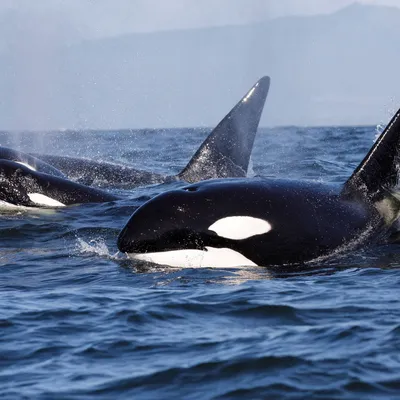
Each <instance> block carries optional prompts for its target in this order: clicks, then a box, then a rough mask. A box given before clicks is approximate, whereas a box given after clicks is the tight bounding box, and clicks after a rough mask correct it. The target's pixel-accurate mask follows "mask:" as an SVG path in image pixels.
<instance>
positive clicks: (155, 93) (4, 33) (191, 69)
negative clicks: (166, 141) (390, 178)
mask: <svg viewBox="0 0 400 400" xmlns="http://www.w3.org/2000/svg"><path fill="white" fill-rule="evenodd" d="M353 3H354V0H0V88H1V90H2V96H1V98H0V129H14V130H18V129H34V130H42V129H58V128H110V127H117V128H142V127H160V126H161V127H172V126H213V125H214V124H215V123H217V122H218V119H219V118H221V117H222V116H223V115H224V113H226V112H227V111H228V110H229V107H230V106H232V105H233V104H235V102H237V101H238V100H239V98H240V96H242V95H243V94H244V93H245V91H246V90H248V89H249V87H250V85H252V84H253V83H254V82H255V80H256V79H258V78H259V77H261V76H262V75H271V78H272V86H271V92H270V96H269V98H268V106H267V109H266V112H265V113H264V117H263V118H264V119H263V120H262V121H261V124H262V125H269V124H272V125H274V124H281V125H282V124H283V125H284V124H289V125H290V124H300V125H307V124H318V125H321V124H341V123H343V124H367V123H368V124H369V123H375V122H376V123H381V122H382V123H384V122H385V121H386V120H387V118H388V113H389V112H388V110H389V109H390V110H391V109H392V108H396V107H399V106H400V81H399V79H398V71H399V70H400V55H399V53H398V52H397V47H398V42H399V40H400V25H399V23H398V21H399V20H400V18H399V15H400V12H399V11H398V10H400V0H359V1H358V3H361V4H372V5H377V6H378V5H379V6H382V5H384V6H395V7H397V8H398V10H391V9H385V8H380V7H376V9H374V8H369V7H354V8H353V9H351V10H348V13H346V12H342V13H339V14H336V15H333V16H332V18H326V17H325V16H322V17H318V16H316V17H314V18H310V19H304V18H294V19H289V20H288V19H284V18H281V19H278V20H276V21H274V22H273V23H265V24H262V25H261V24H260V25H252V26H249V27H246V28H244V27H230V28H225V29H204V30H199V31H187V30H186V31H185V29H193V28H204V27H211V26H226V25H243V24H249V23H252V22H259V21H268V20H271V19H276V18H279V17H287V16H297V15H314V14H329V13H334V12H336V11H338V10H340V9H341V8H344V7H347V6H350V5H351V4H353ZM363 10H364V11H365V10H366V12H365V13H364V11H363ZM394 11H395V12H394ZM328 20H329V21H331V25H329V23H327V21H328ZM316 22H317V23H316ZM166 30H182V32H175V33H169V34H168V33H164V31H166ZM260 30H261V31H260ZM156 31H162V33H161V34H158V35H157V34H154V35H132V36H131V37H127V38H124V37H120V38H114V39H112V40H108V39H106V40H104V39H103V38H107V37H110V36H118V35H123V34H128V33H138V32H156ZM235 32H240V34H238V35H236V33H235ZM246 32H247V36H246ZM260 32H261V33H260ZM228 34H229V36H228ZM235 35H236V36H235ZM85 39H98V40H85ZM380 60H384V62H381V61H380ZM371 77H372V78H371ZM210 93H211V96H210Z"/></svg>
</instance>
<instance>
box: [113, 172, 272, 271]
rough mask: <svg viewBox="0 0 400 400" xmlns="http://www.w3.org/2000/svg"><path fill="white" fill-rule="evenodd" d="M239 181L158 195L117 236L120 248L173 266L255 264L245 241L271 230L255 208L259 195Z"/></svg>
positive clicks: (212, 183)
mask: <svg viewBox="0 0 400 400" xmlns="http://www.w3.org/2000/svg"><path fill="white" fill-rule="evenodd" d="M236 181H238V180H237V179H224V180H211V181H205V182H201V183H198V184H192V185H189V186H185V187H183V188H181V189H177V190H173V191H169V192H165V193H163V194H161V195H159V196H156V197H155V198H153V199H151V200H150V201H148V202H147V203H145V204H144V205H143V206H141V207H140V208H139V209H137V210H136V211H135V212H134V214H133V215H132V217H131V219H130V220H129V221H128V223H127V224H126V226H125V227H124V229H123V230H122V231H121V233H120V235H119V238H118V248H119V250H120V251H122V252H124V253H128V255H129V256H130V257H131V258H135V259H139V260H144V261H150V262H154V263H157V264H165V265H170V266H189V267H235V266H243V265H246V266H248V265H253V266H254V265H257V263H256V262H255V261H254V260H252V259H251V258H249V254H246V252H245V251H243V249H245V248H246V247H245V246H243V243H244V242H245V241H246V240H248V239H250V238H255V237H258V236H264V235H267V234H268V232H270V231H271V230H272V229H273V227H272V226H271V224H270V222H269V221H268V220H266V219H265V218H264V216H263V215H262V213H259V212H258V211H259V210H258V209H257V207H252V205H253V206H254V204H255V203H256V202H257V199H256V198H255V197H257V193H255V192H251V191H249V190H248V187H246V186H244V187H242V189H241V186H240V185H236ZM232 195H234V199H233V198H232ZM258 200H260V199H258Z"/></svg>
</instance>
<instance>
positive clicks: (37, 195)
mask: <svg viewBox="0 0 400 400" xmlns="http://www.w3.org/2000/svg"><path fill="white" fill-rule="evenodd" d="M269 84H270V79H269V77H263V78H261V79H260V80H259V81H258V82H257V83H256V84H255V85H254V86H253V87H252V88H251V90H250V91H249V92H248V93H247V94H246V96H245V97H244V98H243V99H242V100H241V101H240V102H239V103H238V104H237V105H236V106H235V107H234V108H233V109H232V110H231V112H230V113H229V114H228V115H227V116H226V117H225V118H224V119H223V120H222V121H221V122H220V124H219V125H218V126H217V127H216V128H215V129H214V130H213V131H212V132H211V134H210V135H209V136H208V137H207V139H206V140H205V141H204V143H203V144H202V145H201V147H200V148H199V150H198V151H197V152H196V154H195V155H194V156H193V158H192V159H191V160H190V162H189V164H188V165H187V166H186V167H185V169H184V170H183V171H182V172H181V173H180V174H179V175H178V176H177V177H161V176H158V178H157V175H156V174H152V173H149V172H146V171H138V170H135V169H133V168H130V167H127V166H120V165H114V164H109V163H105V164H102V163H97V162H96V161H92V160H82V159H76V158H68V157H58V156H47V157H44V158H45V159H46V160H48V161H49V162H50V163H52V164H53V165H57V167H59V168H61V169H63V170H64V171H65V172H67V173H70V174H71V173H72V172H71V171H70V170H69V169H70V168H71V169H72V170H74V171H75V173H76V174H80V175H81V176H82V174H83V175H85V174H86V179H84V180H87V179H89V180H92V179H96V180H108V181H110V182H112V183H113V186H114V187H115V186H118V183H120V184H121V185H122V184H123V185H124V186H127V184H128V185H129V183H133V182H135V183H136V184H139V183H140V184H144V183H145V182H147V183H160V182H167V181H173V180H178V179H183V180H186V181H188V182H196V181H197V180H201V179H208V178H211V177H236V176H246V173H247V168H248V165H249V160H250V155H251V151H252V148H253V143H254V139H255V135H256V132H257V128H258V124H259V121H260V118H261V113H262V110H263V107H264V104H265V100H266V97H267V94H268V90H269ZM146 179H147V181H146ZM86 183H91V182H86ZM117 199H118V198H117V197H116V196H114V195H112V194H110V193H108V192H105V191H102V190H100V189H95V188H91V187H89V186H86V185H84V184H82V183H79V182H73V181H70V180H68V179H65V177H64V175H63V173H62V172H60V171H59V170H57V169H56V168H54V167H53V166H51V165H49V164H47V163H46V162H44V161H43V160H41V159H39V158H37V157H33V156H31V155H27V154H24V153H22V152H17V151H14V150H12V149H8V148H5V147H0V201H1V202H2V204H0V205H4V204H6V205H10V204H11V205H16V206H26V207H61V206H67V205H72V204H81V203H98V202H106V201H113V200H117Z"/></svg>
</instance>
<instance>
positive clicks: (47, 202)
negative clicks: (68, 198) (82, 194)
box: [28, 193, 65, 207]
mask: <svg viewBox="0 0 400 400" xmlns="http://www.w3.org/2000/svg"><path fill="white" fill-rule="evenodd" d="M28 197H29V198H30V200H31V201H32V202H34V203H36V204H38V205H40V206H49V207H65V204H63V203H60V202H59V201H57V200H54V199H52V198H51V197H48V196H45V195H44V194H41V193H28Z"/></svg>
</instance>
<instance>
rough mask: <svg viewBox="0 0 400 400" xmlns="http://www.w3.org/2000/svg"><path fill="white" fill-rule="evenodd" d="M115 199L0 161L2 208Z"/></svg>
mask: <svg viewBox="0 0 400 400" xmlns="http://www.w3.org/2000/svg"><path fill="white" fill-rule="evenodd" d="M117 199H118V197H116V196H114V195H112V194H111V193H107V192H105V191H102V190H99V189H95V188H91V187H88V186H84V185H81V184H79V183H76V182H72V181H70V180H68V179H64V178H61V177H58V176H54V175H49V174H46V173H43V172H38V171H34V170H33V169H32V168H30V167H29V166H26V165H23V164H21V163H18V162H15V161H10V160H4V159H0V203H1V205H3V206H4V205H6V206H8V205H12V206H24V207H63V206H68V205H72V204H81V203H99V202H107V201H113V200H117Z"/></svg>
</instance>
